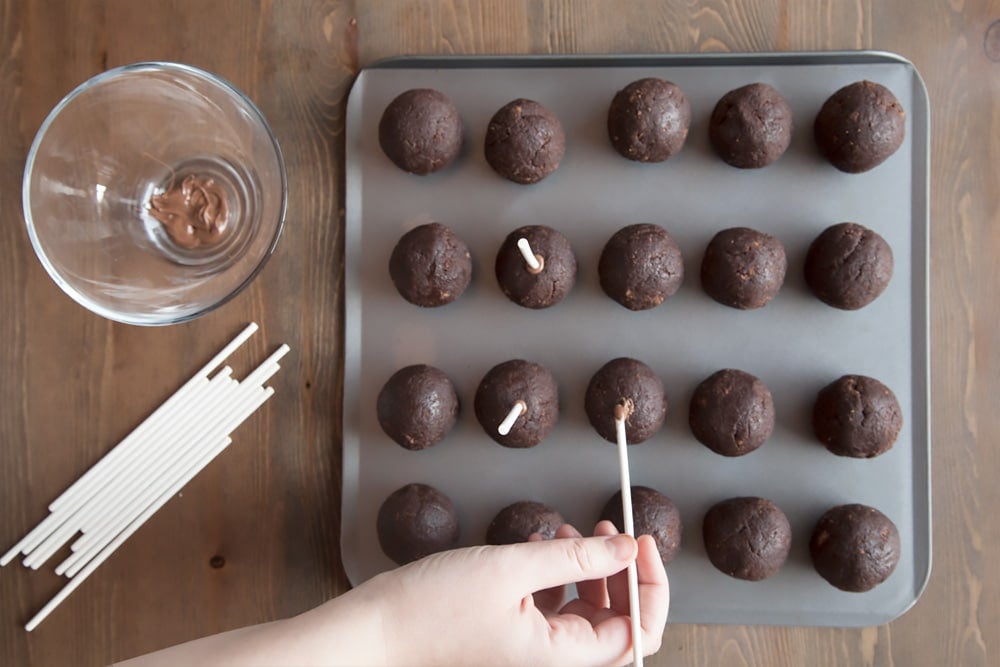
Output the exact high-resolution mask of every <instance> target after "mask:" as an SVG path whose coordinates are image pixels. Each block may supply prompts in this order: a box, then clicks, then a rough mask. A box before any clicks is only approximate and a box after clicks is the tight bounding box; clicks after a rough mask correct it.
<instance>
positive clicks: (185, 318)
mask: <svg viewBox="0 0 1000 667" xmlns="http://www.w3.org/2000/svg"><path fill="white" fill-rule="evenodd" d="M163 70H172V71H176V72H183V73H184V74H188V75H191V76H194V77H196V78H199V79H203V80H206V81H208V82H209V83H212V84H215V85H218V86H219V87H221V88H225V89H227V90H228V91H229V92H231V93H232V94H233V95H235V96H236V97H238V98H239V99H240V100H242V101H243V103H244V104H246V106H247V109H249V110H250V112H251V113H253V114H254V116H255V117H256V119H257V120H258V121H259V122H260V124H261V127H263V128H264V131H265V132H266V133H267V136H268V138H269V139H270V140H271V146H272V147H273V148H274V154H275V157H276V158H277V162H278V175H279V178H280V180H281V206H280V210H279V211H278V223H277V226H276V227H275V230H274V235H273V237H272V238H271V242H270V244H269V245H268V247H267V250H266V251H265V252H264V254H263V256H262V257H261V258H260V261H259V262H257V265H256V266H255V267H254V269H253V270H252V271H251V272H250V273H249V275H247V277H246V278H245V279H244V280H243V282H241V283H240V284H239V285H237V286H236V288H235V289H233V290H232V291H231V292H229V293H228V294H227V295H225V296H224V297H222V298H220V299H218V300H217V301H215V302H214V303H210V304H206V305H205V306H204V307H202V308H199V309H198V310H196V311H194V312H191V313H188V314H186V315H181V316H179V317H170V318H164V319H162V320H160V319H153V318H151V317H150V316H134V317H133V316H129V315H122V314H121V313H117V312H115V311H113V310H110V309H108V308H105V307H104V306H101V305H99V304H97V303H93V302H91V301H90V300H89V299H88V298H87V297H86V296H84V295H83V294H81V293H80V292H79V291H77V290H76V289H75V288H73V287H72V286H71V285H70V284H69V283H68V282H66V281H65V280H64V279H63V277H62V276H61V275H60V274H59V271H58V270H57V269H56V267H55V266H54V265H53V263H52V261H51V260H50V259H49V257H48V255H47V254H46V253H45V249H44V248H43V247H42V243H41V240H40V239H39V238H38V235H37V234H36V232H35V224H34V219H33V217H32V214H31V196H30V190H31V177H32V174H33V172H34V167H35V158H36V157H37V154H38V150H39V147H40V146H41V144H42V141H43V140H44V138H45V135H46V134H47V133H48V130H49V127H50V126H51V125H52V123H54V122H55V120H56V118H58V117H59V114H61V113H62V111H63V109H65V108H66V106H67V105H69V103H70V102H72V101H73V100H74V99H75V98H76V97H78V96H79V95H81V94H82V93H84V92H85V91H87V90H89V89H90V88H92V87H94V86H96V85H98V84H100V83H103V82H104V81H106V80H108V79H112V78H114V77H116V76H119V75H120V74H123V73H125V72H142V71H163ZM287 205H288V179H287V176H286V174H285V159H284V156H283V155H282V153H281V146H279V145H278V140H277V138H276V137H275V136H274V131H273V130H272V129H271V126H270V125H269V124H268V122H267V119H266V118H264V114H262V113H261V111H260V109H258V108H257V105H256V104H254V102H253V100H251V99H250V98H249V97H247V96H246V94H244V93H243V91H242V90H240V89H239V88H237V87H236V86H235V85H233V84H232V83H230V82H229V81H227V80H226V79H224V78H222V77H221V76H218V75H217V74H213V73H212V72H209V71H207V70H203V69H201V68H199V67H195V66H194V65H186V64H183V63H174V62H167V61H157V60H150V61H143V62H137V63H132V64H129V65H122V66H120V67H114V68H112V69H109V70H106V71H104V72H101V73H100V74H96V75H94V76H92V77H91V78H89V79H87V80H86V81H84V82H83V83H81V84H80V85H78V86H77V87H76V88H74V89H73V90H72V91H70V92H69V93H68V94H67V95H66V96H65V97H63V98H62V99H61V100H60V101H59V103H58V104H57V105H56V106H55V107H53V109H52V111H50V112H49V114H48V115H47V116H46V117H45V120H44V121H42V125H41V127H39V128H38V132H37V133H36V134H35V138H34V140H33V141H32V142H31V148H30V149H29V150H28V158H27V161H26V162H25V166H24V178H23V180H22V183H21V207H22V209H23V213H24V222H25V226H26V227H27V229H28V238H29V239H30V240H31V247H32V248H33V249H34V250H35V255H36V256H37V257H38V259H39V261H40V262H41V263H42V266H43V267H45V271H46V272H47V273H48V274H49V277H50V278H52V280H53V281H54V282H55V283H56V284H57V285H59V288H60V289H62V291H63V292H65V293H66V294H67V295H68V296H69V297H70V298H72V299H73V300H74V301H76V302H77V303H78V304H80V305H81V306H83V307H84V308H86V309H87V310H89V311H90V312H92V313H95V314H97V315H100V316H101V317H104V318H107V319H109V320H112V321H115V322H121V323H122V324H133V325H137V326H167V325H170V324H180V323H182V322H189V321H191V320H193V319H195V318H198V317H201V316H202V315H205V314H206V313H209V312H211V311H213V310H215V309H216V308H219V307H220V306H222V305H224V304H226V303H227V302H229V300H231V299H233V298H235V297H236V296H237V295H238V294H240V293H241V292H242V291H243V290H244V289H246V287H247V285H249V284H250V283H251V282H253V279H254V278H256V277H257V274H259V273H260V272H261V270H262V269H263V268H264V265H265V264H267V260H268V259H270V257H271V255H273V254H274V249H275V248H276V247H277V245H278V239H279V238H280V237H281V232H282V230H283V229H284V227H285V212H286V209H287Z"/></svg>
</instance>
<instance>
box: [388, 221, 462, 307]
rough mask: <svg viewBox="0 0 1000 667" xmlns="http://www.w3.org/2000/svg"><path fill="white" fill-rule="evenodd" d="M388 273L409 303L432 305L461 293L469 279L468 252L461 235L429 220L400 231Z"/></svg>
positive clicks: (447, 300) (424, 305) (458, 295)
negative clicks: (459, 236)
mask: <svg viewBox="0 0 1000 667" xmlns="http://www.w3.org/2000/svg"><path fill="white" fill-rule="evenodd" d="M389 276H390V277H391V278H392V283H393V284H394V285H395V286H396V289H397V290H398V291H399V294H400V295H401V296H402V297H403V298H404V299H406V300H407V301H409V302H410V303H412V304H415V305H417V306H422V307H424V308H434V307H437V306H443V305H445V304H446V303H451V302H452V301H454V300H455V299H457V298H458V297H460V296H462V293H463V292H465V288H467V287H468V286H469V281H471V280H472V255H470V254H469V248H468V246H466V245H465V243H464V242H463V241H462V239H460V238H458V237H457V236H455V233H454V232H453V231H451V230H450V229H449V228H447V227H445V226H444V225H442V224H440V223H437V222H432V223H430V224H426V225H420V226H419V227H414V228H413V229H411V230H410V231H408V232H406V233H405V234H403V237H402V238H401V239H399V242H398V243H397V244H396V247H395V248H393V250H392V256H391V257H390V258H389Z"/></svg>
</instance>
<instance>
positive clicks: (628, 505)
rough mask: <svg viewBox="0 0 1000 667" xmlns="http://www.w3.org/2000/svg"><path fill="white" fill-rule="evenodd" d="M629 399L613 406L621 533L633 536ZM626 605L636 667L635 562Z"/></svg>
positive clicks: (630, 567) (638, 646) (638, 648)
mask: <svg viewBox="0 0 1000 667" xmlns="http://www.w3.org/2000/svg"><path fill="white" fill-rule="evenodd" d="M633 409H634V405H633V403H632V399H629V398H624V399H622V401H621V402H620V403H618V404H617V405H615V435H616V436H617V439H618V471H619V475H620V477H621V485H622V520H623V523H624V524H625V526H624V528H625V534H626V535H630V536H632V537H635V522H634V520H633V517H632V482H631V481H630V479H629V471H628V438H627V437H626V435H625V420H626V419H628V418H629V415H631V414H632V410H633ZM628 606H629V614H630V616H631V621H632V660H633V662H634V663H635V665H636V667H642V625H641V623H640V620H639V571H638V570H637V569H636V565H635V561H632V562H631V563H629V564H628Z"/></svg>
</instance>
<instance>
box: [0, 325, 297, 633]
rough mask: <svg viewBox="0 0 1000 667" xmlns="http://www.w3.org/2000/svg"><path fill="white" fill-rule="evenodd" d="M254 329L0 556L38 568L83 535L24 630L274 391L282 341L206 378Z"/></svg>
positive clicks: (189, 476) (221, 446) (1, 560)
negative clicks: (247, 365)
mask: <svg viewBox="0 0 1000 667" xmlns="http://www.w3.org/2000/svg"><path fill="white" fill-rule="evenodd" d="M255 331H257V325H256V323H251V324H250V325H249V326H247V327H246V329H244V330H243V331H242V332H241V333H240V334H239V335H238V336H237V337H236V338H234V339H233V340H232V341H231V342H230V343H229V344H228V345H226V347H224V348H223V349H222V351H221V352H219V353H218V354H217V355H215V357H214V358H213V359H212V360H211V361H210V362H208V364H207V365H205V367H204V368H202V369H201V370H200V371H199V372H198V373H196V374H195V375H194V377H192V378H191V379H190V380H188V381H187V382H186V383H185V384H184V386H182V387H181V388H180V389H179V390H178V391H177V393H175V394H174V395H173V396H171V397H170V398H169V399H167V401H166V402H165V403H163V405H161V406H160V407H159V408H158V409H157V410H156V411H155V412H153V414H152V415H150V416H149V418H147V419H146V421H144V422H142V423H141V424H140V425H139V426H137V427H136V428H135V430H133V431H132V432H131V433H129V434H128V435H127V436H126V437H125V439H124V440H122V441H121V442H120V443H119V444H118V445H117V446H115V448H114V449H112V450H111V451H110V452H108V454H107V455H106V456H104V458H102V459H101V460H100V461H98V462H97V464H95V465H94V467H93V468H91V469H90V470H89V471H87V473H85V474H84V475H83V476H82V477H81V478H80V479H78V480H77V481H76V482H75V483H74V484H73V485H72V486H70V487H69V488H68V489H67V490H66V491H65V492H64V493H63V494H62V495H61V496H59V497H58V498H56V499H55V500H54V501H53V502H52V504H50V505H49V515H48V516H47V517H46V518H45V519H44V520H43V521H42V522H41V523H40V524H38V525H37V526H36V527H35V528H34V529H33V530H32V531H31V532H29V533H28V534H27V535H25V536H24V538H23V539H22V540H21V541H20V542H18V543H17V544H15V545H14V546H13V547H12V548H11V549H10V551H8V552H7V553H6V554H4V555H3V557H2V558H0V566H3V565H7V564H8V563H10V562H11V561H12V560H14V559H15V558H16V557H17V556H18V554H23V555H24V556H25V559H24V561H23V562H24V565H25V567H30V568H32V569H38V568H39V567H40V566H41V565H43V564H44V563H45V562H46V561H48V560H49V559H50V558H51V557H52V556H53V555H54V554H55V553H56V552H57V551H59V550H60V549H62V548H63V547H64V546H65V545H66V543H67V542H68V541H70V540H71V539H73V538H74V537H76V536H77V535H78V534H81V535H80V537H79V538H77V539H76V540H75V541H74V542H73V544H72V545H71V547H70V549H71V551H72V553H71V554H70V556H69V557H68V558H66V560H64V561H63V562H62V563H60V564H59V565H58V566H57V567H56V570H55V571H56V574H61V575H65V576H66V577H68V578H69V579H70V581H69V583H68V584H66V586H65V587H63V589H62V590H61V591H59V593H57V594H56V596H55V597H54V598H52V600H51V601H49V603H48V604H47V605H45V607H43V608H42V610H41V611H39V612H38V613H37V614H36V615H35V616H34V618H32V619H31V620H30V621H28V623H27V625H26V626H25V629H27V630H28V631H31V630H34V629H35V627H37V626H38V624H39V623H41V622H42V621H43V620H44V619H45V617H46V616H48V615H49V613H51V612H52V610H53V609H55V608H56V607H57V606H58V605H59V603H61V602H62V601H63V600H65V599H66V598H67V597H68V596H69V594H70V593H72V592H73V591H74V590H75V589H76V588H77V587H78V586H79V585H80V584H81V583H83V581H84V580H85V579H86V578H87V577H88V576H90V574H91V573H93V572H94V570H96V569H97V568H98V567H99V566H100V565H101V563H103V562H104V561H105V560H107V559H108V557H109V556H110V555H111V554H112V553H114V552H115V550H116V549H117V548H118V547H120V546H121V545H122V544H123V543H124V542H125V540H127V539H128V538H129V537H130V536H131V535H132V534H133V533H134V532H135V531H137V530H138V529H139V527H140V526H142V524H143V523H145V522H146V520H147V519H149V517H151V516H152V515H153V514H154V513H155V512H156V511H157V510H158V509H160V507H162V506H163V505H164V504H166V502H167V501H168V500H170V498H172V497H173V496H174V495H175V494H176V493H177V492H178V491H180V490H181V489H182V488H183V487H184V485H185V484H187V483H188V482H189V481H190V480H191V479H192V478H194V477H195V475H197V474H198V473H199V472H200V471H201V470H202V469H203V468H204V467H205V466H206V465H208V463H209V462H211V461H212V459H214V458H215V457H216V456H217V455H218V454H219V453H220V452H222V450H224V449H225V448H226V447H227V446H229V444H230V443H231V442H232V440H231V438H230V434H231V433H232V432H233V431H234V430H235V429H236V428H237V427H238V426H239V425H240V424H242V423H243V422H244V421H245V420H246V419H247V418H248V417H249V416H250V415H252V414H253V413H254V411H256V410H257V408H259V407H260V406H261V405H263V404H264V401H266V400H267V399H268V398H270V396H271V395H272V394H273V393H274V389H273V388H271V387H264V386H263V385H264V383H265V382H267V381H268V380H269V379H270V378H271V377H272V376H273V375H274V374H275V373H276V372H277V371H278V369H279V368H280V366H279V365H278V361H279V360H280V359H281V358H282V357H283V356H285V354H286V353H287V352H288V349H289V348H288V346H287V345H282V346H281V347H279V348H278V349H277V350H276V351H275V352H274V354H272V355H271V356H270V357H268V358H267V359H266V360H265V361H264V363H262V364H261V365H260V366H258V367H257V368H256V369H254V370H253V371H252V372H250V374H249V375H247V376H246V378H244V379H243V381H242V382H240V381H238V380H236V379H234V378H233V377H232V373H233V370H232V368H230V367H229V366H226V367H224V368H222V369H221V370H219V371H218V372H217V373H216V374H215V375H214V376H212V377H209V376H210V374H211V373H212V371H214V370H215V369H216V368H217V367H218V366H219V365H221V364H222V362H223V361H225V359H226V358H227V357H229V355H231V354H232V353H233V352H234V351H235V350H236V349H237V348H238V347H240V346H241V345H242V344H243V343H244V342H246V340H247V339H248V338H250V336H252V335H253V334H254V332H255Z"/></svg>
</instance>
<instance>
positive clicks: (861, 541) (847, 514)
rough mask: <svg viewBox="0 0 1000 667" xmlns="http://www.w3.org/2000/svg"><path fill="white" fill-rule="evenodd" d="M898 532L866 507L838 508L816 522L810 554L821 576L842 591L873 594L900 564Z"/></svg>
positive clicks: (885, 519)
mask: <svg viewBox="0 0 1000 667" xmlns="http://www.w3.org/2000/svg"><path fill="white" fill-rule="evenodd" d="M899 548H900V545H899V531H898V530H897V529H896V524H894V523H893V522H892V521H891V520H890V519H889V517H887V516H886V515H884V514H882V513H881V512H879V511H878V510H877V509H875V508H874V507H868V506H867V505H858V504H854V505H838V506H837V507H833V508H831V509H829V510H827V511H826V513H825V514H824V515H823V516H822V517H820V520H819V521H818V522H817V523H816V528H815V529H814V530H813V534H812V539H810V540H809V555H810V556H811V557H812V562H813V566H814V567H815V568H816V571H817V572H819V574H820V576H822V577H823V578H824V579H826V580H827V581H828V582H830V583H831V584H833V585H834V586H836V587H837V588H839V589H841V590H843V591H850V592H852V593H862V592H864V591H870V590H871V589H873V588H875V587H876V586H878V585H879V584H881V583H882V582H883V581H885V580H886V579H888V578H889V575H890V574H892V571H893V570H895V569H896V565H897V564H898V563H899Z"/></svg>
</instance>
